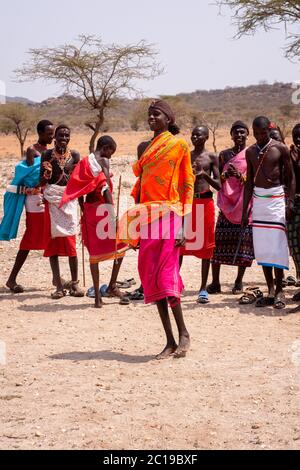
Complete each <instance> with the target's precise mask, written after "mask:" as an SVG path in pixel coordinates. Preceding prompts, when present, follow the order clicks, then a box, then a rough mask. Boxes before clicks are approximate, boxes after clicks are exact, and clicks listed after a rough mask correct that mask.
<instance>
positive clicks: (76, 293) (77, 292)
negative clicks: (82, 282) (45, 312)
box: [69, 256, 84, 297]
mask: <svg viewBox="0 0 300 470" xmlns="http://www.w3.org/2000/svg"><path fill="white" fill-rule="evenodd" d="M69 266H70V271H71V278H72V287H71V289H70V295H72V296H73V297H83V296H84V292H83V290H82V289H80V287H79V285H78V284H79V280H78V258H77V256H69Z"/></svg>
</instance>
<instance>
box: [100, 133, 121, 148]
mask: <svg viewBox="0 0 300 470" xmlns="http://www.w3.org/2000/svg"><path fill="white" fill-rule="evenodd" d="M105 146H107V147H111V148H115V149H116V148H117V144H116V142H115V141H114V139H113V138H112V137H111V136H110V135H103V136H102V137H100V138H99V139H98V142H97V150H99V149H101V148H102V147H105Z"/></svg>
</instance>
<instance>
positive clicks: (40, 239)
mask: <svg viewBox="0 0 300 470" xmlns="http://www.w3.org/2000/svg"><path fill="white" fill-rule="evenodd" d="M44 221H45V213H44V212H26V230H25V233H24V235H23V238H22V240H21V243H20V250H44V249H45V247H46V243H45V237H44V229H45V227H44Z"/></svg>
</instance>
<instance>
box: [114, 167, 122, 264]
mask: <svg viewBox="0 0 300 470" xmlns="http://www.w3.org/2000/svg"><path fill="white" fill-rule="evenodd" d="M121 186H122V175H120V178H119V188H118V198H117V217H116V246H115V262H116V264H118V259H117V250H118V241H117V235H118V230H119V215H120V195H121Z"/></svg>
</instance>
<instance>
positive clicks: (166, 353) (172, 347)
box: [155, 342, 177, 361]
mask: <svg viewBox="0 0 300 470" xmlns="http://www.w3.org/2000/svg"><path fill="white" fill-rule="evenodd" d="M176 348H177V344H176V343H175V342H174V343H173V344H167V345H166V347H165V348H164V349H163V351H162V352H161V353H160V354H157V356H155V359H156V360H157V361H161V360H162V359H167V358H168V357H170V356H172V354H173V353H174V352H175V351H176Z"/></svg>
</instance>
